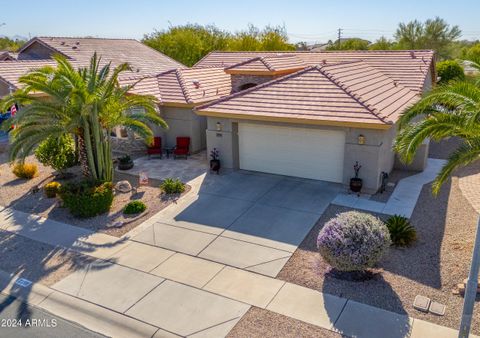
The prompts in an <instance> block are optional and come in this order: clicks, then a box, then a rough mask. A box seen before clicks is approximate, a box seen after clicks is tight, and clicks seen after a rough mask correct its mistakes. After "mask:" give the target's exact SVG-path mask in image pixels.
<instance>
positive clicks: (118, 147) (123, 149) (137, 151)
mask: <svg viewBox="0 0 480 338" xmlns="http://www.w3.org/2000/svg"><path fill="white" fill-rule="evenodd" d="M110 142H111V145H112V152H113V153H114V154H116V155H145V154H146V153H147V146H146V145H145V141H144V140H142V139H140V140H139V139H136V138H135V137H134V136H133V135H131V134H130V133H129V135H128V138H120V137H110Z"/></svg>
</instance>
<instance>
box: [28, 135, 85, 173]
mask: <svg viewBox="0 0 480 338" xmlns="http://www.w3.org/2000/svg"><path fill="white" fill-rule="evenodd" d="M35 157H36V158H37V159H38V161H39V162H40V163H42V164H43V165H45V166H49V167H52V168H53V169H55V170H57V171H59V172H63V171H64V170H65V169H68V168H70V167H73V166H74V165H75V164H76V163H77V156H76V154H75V142H74V141H73V137H72V136H71V135H68V134H66V135H63V136H61V137H49V138H47V139H46V140H45V141H43V142H42V143H40V145H39V146H38V147H37V149H36V150H35Z"/></svg>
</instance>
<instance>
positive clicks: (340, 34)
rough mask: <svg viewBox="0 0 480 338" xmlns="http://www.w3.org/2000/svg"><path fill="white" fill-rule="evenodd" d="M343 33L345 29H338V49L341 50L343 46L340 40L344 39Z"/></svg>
mask: <svg viewBox="0 0 480 338" xmlns="http://www.w3.org/2000/svg"><path fill="white" fill-rule="evenodd" d="M342 31H343V29H341V28H339V29H338V40H337V41H338V49H340V45H341V43H340V39H341V38H342Z"/></svg>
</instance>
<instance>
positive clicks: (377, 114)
mask: <svg viewBox="0 0 480 338" xmlns="http://www.w3.org/2000/svg"><path fill="white" fill-rule="evenodd" d="M357 62H362V61H357ZM367 66H368V65H367ZM368 67H369V66H368ZM323 68H324V67H318V70H319V71H320V72H321V73H322V74H323V75H325V76H326V77H327V78H328V79H329V80H330V81H332V82H333V83H335V84H336V85H337V86H339V87H340V88H341V89H342V90H343V91H344V92H345V93H347V94H348V95H349V96H350V97H351V98H353V99H354V100H355V101H357V102H358V103H360V105H362V106H363V107H365V108H366V109H367V110H368V111H369V112H370V113H372V114H373V115H374V116H375V117H377V118H378V119H379V120H381V121H383V122H385V123H388V120H387V117H386V116H383V115H382V114H381V113H380V112H379V111H378V110H377V109H376V108H372V106H371V105H369V104H368V103H366V102H364V100H363V98H362V97H361V96H360V95H358V94H356V93H354V92H352V91H351V90H350V89H348V88H347V87H346V86H345V85H344V84H343V83H342V82H341V81H340V80H338V79H337V78H335V76H334V75H333V74H331V73H329V72H328V71H327V70H326V69H323ZM370 68H371V67H370ZM382 74H383V73H382Z"/></svg>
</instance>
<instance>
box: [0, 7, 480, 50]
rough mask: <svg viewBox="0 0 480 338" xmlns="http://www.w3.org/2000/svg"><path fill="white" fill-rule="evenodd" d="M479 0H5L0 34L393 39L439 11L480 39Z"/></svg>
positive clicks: (0, 10) (469, 36)
mask: <svg viewBox="0 0 480 338" xmlns="http://www.w3.org/2000/svg"><path fill="white" fill-rule="evenodd" d="M479 13H480V0H456V1H452V0H449V1H444V0H437V1H430V0H429V1H427V0H403V1H400V0H357V1H354V0H342V1H339V0H329V1H326V0H317V1H313V0H312V1H309V0H275V1H271V0H265V1H261V0H257V1H254V0H240V1H238V0H237V1H227V0H223V1H213V0H196V1H193V0H192V1H190V0H185V1H182V0H176V1H175V0H170V1H162V0H157V1H154V0H130V1H127V0H96V1H95V0H77V1H72V0H8V1H7V0H0V24H2V23H5V25H2V26H1V27H0V35H7V36H15V35H20V36H24V37H33V36H36V35H39V36H86V35H89V36H98V37H118V38H137V39H140V38H142V37H143V35H144V34H145V33H149V32H152V31H153V30H155V29H157V30H160V29H164V28H168V26H169V25H170V24H172V25H178V24H185V23H200V24H210V23H213V24H215V25H216V26H218V27H220V28H223V29H227V30H231V31H236V30H241V29H244V28H245V27H246V26H247V24H249V23H252V24H254V25H256V26H259V27H263V26H265V25H267V24H272V25H285V27H286V28H287V32H288V34H289V36H290V38H291V40H292V41H302V40H305V41H309V42H314V41H318V42H321V41H327V40H329V39H335V37H336V30H337V28H343V29H344V36H345V37H350V36H358V37H362V38H366V39H369V40H374V39H376V38H378V37H379V36H381V35H385V36H387V37H392V35H393V33H394V31H395V29H396V27H397V25H398V23H399V22H406V21H409V20H413V19H419V20H425V19H427V18H432V17H434V16H440V17H442V18H444V19H446V20H447V21H448V22H449V23H450V24H455V25H459V26H460V28H461V29H462V31H463V32H464V34H463V38H465V39H478V38H480V17H479Z"/></svg>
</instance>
